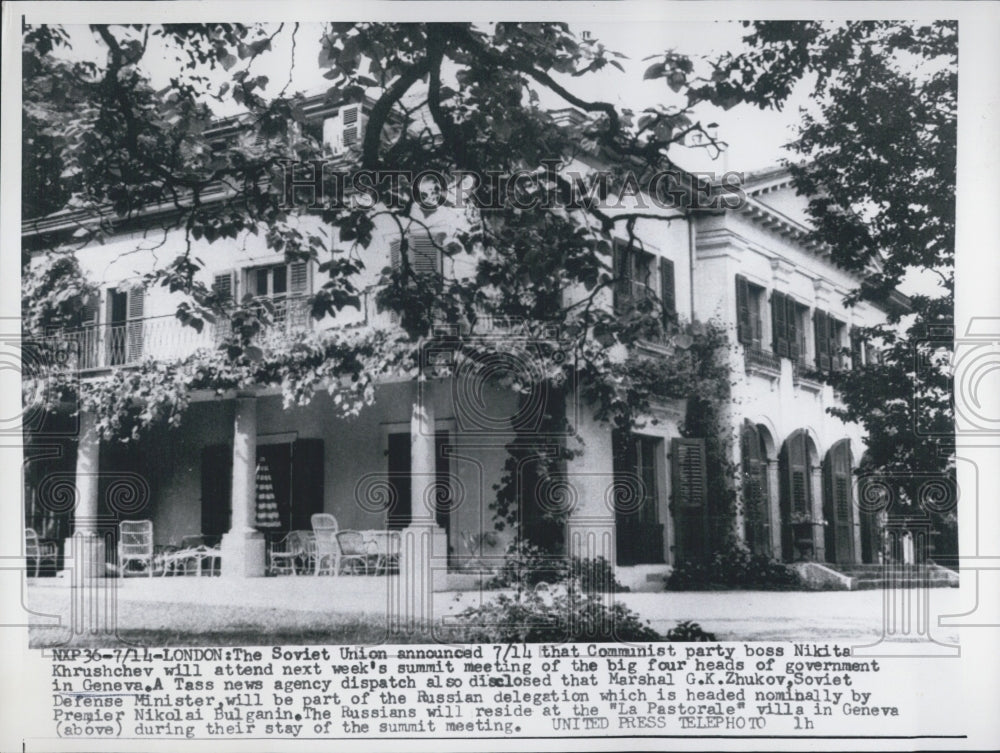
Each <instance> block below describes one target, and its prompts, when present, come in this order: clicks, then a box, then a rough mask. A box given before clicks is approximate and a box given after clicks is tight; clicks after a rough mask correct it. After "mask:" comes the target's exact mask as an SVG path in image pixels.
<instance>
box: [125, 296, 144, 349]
mask: <svg viewBox="0 0 1000 753" xmlns="http://www.w3.org/2000/svg"><path fill="white" fill-rule="evenodd" d="M145 299H146V291H145V290H144V289H143V288H141V287H138V286H137V287H134V288H132V289H131V290H129V291H128V326H127V343H128V356H127V360H128V362H129V363H133V362H135V361H138V360H139V359H141V358H142V354H143V321H142V318H143V311H144V309H145Z"/></svg>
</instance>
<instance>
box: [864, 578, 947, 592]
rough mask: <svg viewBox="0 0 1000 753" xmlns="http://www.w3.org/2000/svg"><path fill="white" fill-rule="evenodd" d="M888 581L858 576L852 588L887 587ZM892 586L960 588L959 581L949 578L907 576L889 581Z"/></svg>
mask: <svg viewBox="0 0 1000 753" xmlns="http://www.w3.org/2000/svg"><path fill="white" fill-rule="evenodd" d="M886 585H887V584H886V582H885V581H882V580H881V579H876V578H856V579H855V580H854V582H853V583H852V590H855V591H872V590H874V589H876V588H885V587H886ZM888 585H889V587H891V588H958V584H957V583H950V582H948V581H947V580H934V581H925V580H920V579H913V578H905V579H901V580H892V581H889V582H888Z"/></svg>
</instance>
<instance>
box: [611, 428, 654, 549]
mask: <svg viewBox="0 0 1000 753" xmlns="http://www.w3.org/2000/svg"><path fill="white" fill-rule="evenodd" d="M614 444H615V454H614V473H615V486H616V494H615V504H616V510H615V532H616V548H617V551H618V564H619V565H635V564H645V563H657V562H663V526H662V525H661V524H660V514H659V499H660V493H661V484H660V480H659V471H658V470H657V457H659V456H661V455H662V453H663V440H662V439H657V438H655V437H643V436H640V435H638V434H628V435H624V434H621V433H620V432H615V435H614Z"/></svg>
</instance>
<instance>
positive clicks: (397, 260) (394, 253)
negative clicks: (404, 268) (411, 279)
mask: <svg viewBox="0 0 1000 753" xmlns="http://www.w3.org/2000/svg"><path fill="white" fill-rule="evenodd" d="M399 247H400V242H399V240H398V239H397V240H394V241H391V242H390V243H389V266H391V267H392V268H393V270H395V271H397V272H398V271H399V265H400V264H401V263H402V256H401V254H400V253H399Z"/></svg>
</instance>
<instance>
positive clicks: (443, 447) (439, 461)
mask: <svg viewBox="0 0 1000 753" xmlns="http://www.w3.org/2000/svg"><path fill="white" fill-rule="evenodd" d="M449 436H450V435H449V432H447V431H439V432H436V433H435V434H434V457H435V462H434V482H435V494H434V519H435V521H436V522H437V524H438V525H439V526H441V528H443V529H444V531H445V534H446V535H448V534H450V531H451V457H450V455H449V450H448V447H449V442H448V439H449ZM448 538H449V539H450V535H449V536H448Z"/></svg>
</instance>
